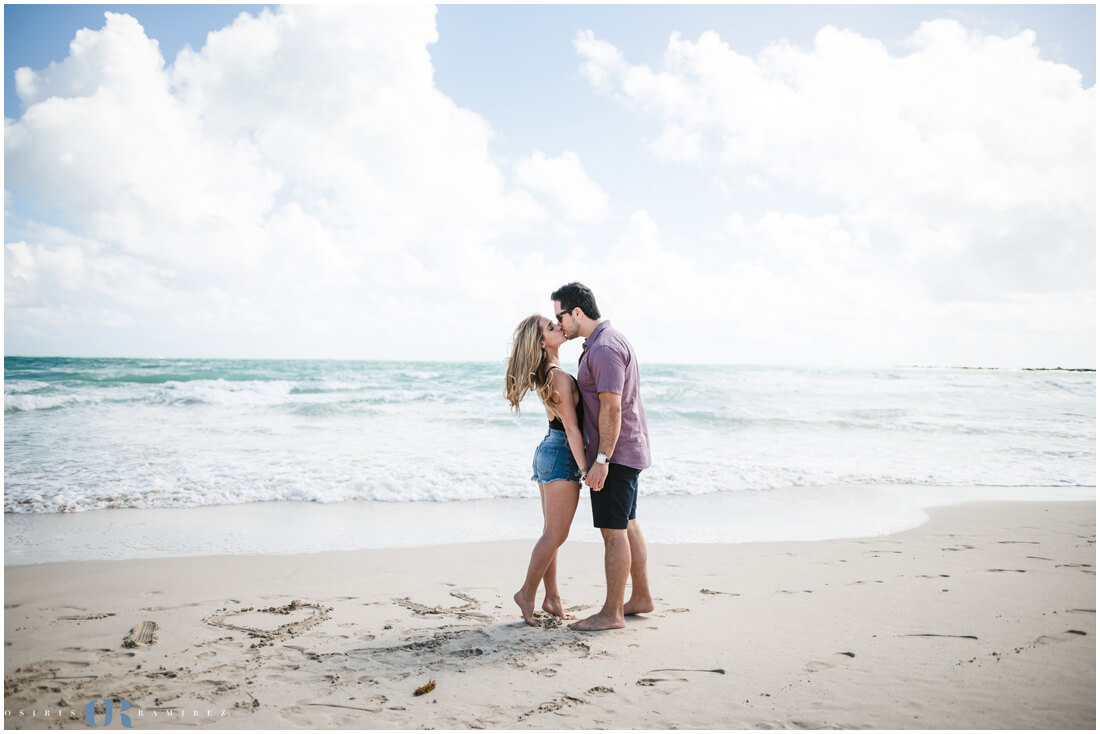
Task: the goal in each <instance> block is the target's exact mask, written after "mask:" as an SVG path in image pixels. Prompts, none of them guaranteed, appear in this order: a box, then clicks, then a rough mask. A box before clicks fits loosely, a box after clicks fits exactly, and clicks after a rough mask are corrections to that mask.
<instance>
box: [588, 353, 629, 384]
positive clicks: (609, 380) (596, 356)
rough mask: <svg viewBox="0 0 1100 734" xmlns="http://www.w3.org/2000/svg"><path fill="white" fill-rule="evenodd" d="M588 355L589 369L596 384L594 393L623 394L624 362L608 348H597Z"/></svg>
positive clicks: (621, 356)
mask: <svg viewBox="0 0 1100 734" xmlns="http://www.w3.org/2000/svg"><path fill="white" fill-rule="evenodd" d="M592 351H593V353H592V354H589V355H588V362H589V365H588V366H589V369H590V370H591V371H592V377H593V379H594V380H595V382H596V392H613V393H616V394H618V395H622V394H623V390H624V388H625V387H626V360H625V359H624V358H623V355H622V354H619V352H617V351H616V350H614V349H611V348H610V347H604V346H601V347H597V348H596V349H594V350H592Z"/></svg>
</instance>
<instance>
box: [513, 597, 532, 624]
mask: <svg viewBox="0 0 1100 734" xmlns="http://www.w3.org/2000/svg"><path fill="white" fill-rule="evenodd" d="M512 600H513V601H515V603H516V605H517V606H519V610H520V611H521V612H522V613H523V621H524V622H526V623H527V624H532V625H533V624H535V597H534V596H532V597H531V598H529V599H528V598H527V597H525V596H524V595H523V589H520V590H519V591H517V592H516V595H515V596H513V597H512Z"/></svg>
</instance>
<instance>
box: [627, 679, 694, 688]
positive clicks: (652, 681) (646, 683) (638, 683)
mask: <svg viewBox="0 0 1100 734" xmlns="http://www.w3.org/2000/svg"><path fill="white" fill-rule="evenodd" d="M687 682H688V679H687V678H640V679H638V680H636V681H634V685H636V686H655V685H657V684H658V683H687Z"/></svg>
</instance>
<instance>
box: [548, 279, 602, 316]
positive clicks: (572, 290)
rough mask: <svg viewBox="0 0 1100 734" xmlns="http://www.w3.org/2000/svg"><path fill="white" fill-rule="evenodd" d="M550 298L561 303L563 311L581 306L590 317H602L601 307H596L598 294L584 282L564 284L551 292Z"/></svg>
mask: <svg viewBox="0 0 1100 734" xmlns="http://www.w3.org/2000/svg"><path fill="white" fill-rule="evenodd" d="M550 300H551V301H557V302H558V303H560V304H561V308H562V310H563V311H572V310H573V309H575V308H580V310H581V311H583V312H584V315H585V316H587V317H588V318H590V319H598V318H599V317H600V309H599V308H597V307H596V296H594V295H593V294H592V289H591V288H589V287H588V286H586V285H585V284H584V283H577V282H575V281H574V282H572V283H569V284H567V285H563V286H562V287H561V288H558V289H557V290H556V291H554V292H553V293H551V294H550Z"/></svg>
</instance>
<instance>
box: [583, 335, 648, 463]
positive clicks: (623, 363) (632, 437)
mask: <svg viewBox="0 0 1100 734" xmlns="http://www.w3.org/2000/svg"><path fill="white" fill-rule="evenodd" d="M577 385H578V386H579V387H580V389H581V400H583V401H584V426H583V427H582V429H581V430H582V432H583V433H584V446H585V448H584V453H585V457H586V458H587V459H588V465H589V466H592V464H593V463H594V462H595V461H596V454H597V453H599V450H600V426H599V419H600V393H601V392H613V393H618V394H619V395H622V397H623V417H622V428H621V429H620V431H619V440H618V442H617V443H616V444H615V452H614V453H613V454H612V455H611V457H610V459H611V461H613V462H614V463H616V464H623V465H625V466H629V467H631V468H632V469H646V468H648V467H649V464H650V460H649V428H648V427H646V422H645V410H644V409H643V408H642V396H641V393H640V392H639V379H638V358H637V357H635V356H634V348H633V347H632V346H630V342H628V341H627V340H626V337H624V336H623V335H622V334H620V333H619V332H617V331H615V330H614V329H612V328H611V322H610V321H602V322H600V324H599V325H598V326H597V327H596V330H595V331H593V332H592V335H591V336H589V337H588V339H586V340H585V342H584V352H582V353H581V363H580V368H579V369H578V370H577Z"/></svg>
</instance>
